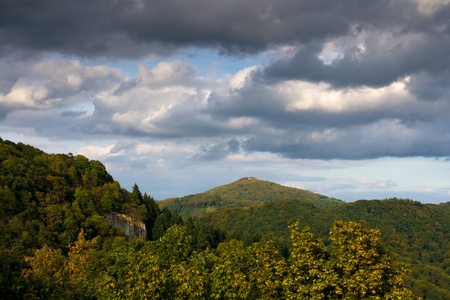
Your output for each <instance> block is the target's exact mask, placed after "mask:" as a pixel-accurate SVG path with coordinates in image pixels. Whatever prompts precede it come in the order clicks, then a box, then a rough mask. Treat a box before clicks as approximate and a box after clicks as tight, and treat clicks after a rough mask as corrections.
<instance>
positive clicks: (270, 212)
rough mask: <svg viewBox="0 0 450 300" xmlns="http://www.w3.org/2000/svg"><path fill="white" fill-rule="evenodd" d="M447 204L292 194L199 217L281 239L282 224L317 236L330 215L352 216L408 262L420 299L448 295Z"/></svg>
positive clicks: (332, 218) (449, 241)
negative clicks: (313, 199) (330, 201)
mask: <svg viewBox="0 0 450 300" xmlns="http://www.w3.org/2000/svg"><path fill="white" fill-rule="evenodd" d="M449 204H450V203H445V204H440V205H435V204H422V203H420V202H416V201H412V200H401V199H386V200H360V201H356V202H353V203H345V204H342V205H338V206H328V207H321V208H319V207H316V206H314V205H312V204H311V203H308V202H306V201H301V200H295V199H284V200H280V201H276V202H265V203H263V204H260V205H257V206H254V207H247V208H226V209H225V208H223V209H219V210H217V211H214V212H212V213H207V214H205V215H204V216H203V217H202V219H203V221H204V222H207V223H208V224H214V225H215V226H218V227H219V228H220V229H222V230H224V231H227V232H234V231H242V230H245V231H248V232H249V233H251V234H259V235H265V234H267V233H273V234H275V236H279V237H284V238H287V237H288V235H289V230H287V225H288V224H289V222H291V221H293V220H297V219H298V220H300V224H301V225H302V226H306V225H307V226H310V227H311V231H312V232H313V233H314V234H315V235H316V236H317V237H320V238H321V239H323V240H327V239H328V229H329V228H330V227H331V226H332V224H333V222H335V220H344V221H354V222H358V223H361V224H364V225H365V226H366V227H367V228H377V229H379V230H380V231H381V233H382V237H383V243H384V245H385V247H386V248H387V249H388V250H389V251H392V252H393V253H395V254H396V255H397V256H398V258H399V259H401V260H403V261H405V262H407V263H408V264H410V265H411V267H412V273H411V276H410V277H409V279H408V280H409V284H410V286H411V287H412V288H413V290H414V291H415V292H416V294H420V295H422V296H427V297H426V299H449V297H450V260H449V257H450V205H449Z"/></svg>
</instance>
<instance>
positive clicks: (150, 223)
mask: <svg viewBox="0 0 450 300" xmlns="http://www.w3.org/2000/svg"><path fill="white" fill-rule="evenodd" d="M143 199H144V205H145V207H146V208H147V212H148V218H147V220H146V222H145V227H146V228H147V240H151V239H152V231H153V227H154V226H155V221H156V218H157V217H158V216H159V214H160V213H161V212H160V210H159V206H158V204H157V203H156V201H155V199H153V197H151V196H149V195H147V193H144V196H143Z"/></svg>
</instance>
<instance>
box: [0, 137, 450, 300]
mask: <svg viewBox="0 0 450 300" xmlns="http://www.w3.org/2000/svg"><path fill="white" fill-rule="evenodd" d="M0 163H1V167H0V239H1V243H0V261H1V264H0V269H1V272H0V298H1V299H416V298H417V299H419V298H423V299H449V298H450V268H449V263H450V261H449V257H450V248H449V240H450V233H449V229H450V204H449V203H443V204H441V205H429V204H421V203H419V202H415V201H412V200H403V199H386V200H365V201H357V202H354V203H344V202H342V201H339V200H337V199H332V198H328V197H325V196H321V195H318V194H313V193H310V192H307V191H302V192H301V193H300V192H299V191H292V190H291V191H285V190H280V189H279V187H278V186H276V185H273V184H271V183H270V184H269V183H267V182H262V181H259V180H256V179H255V180H253V181H252V183H253V182H254V183H255V184H258V188H257V190H258V191H261V189H265V188H267V191H265V192H264V193H260V195H257V194H255V193H253V192H252V189H251V188H249V186H245V185H243V184H242V182H239V181H238V183H239V184H240V186H241V187H244V188H245V189H246V192H243V190H239V187H237V186H236V185H232V186H223V187H220V189H219V192H220V193H219V195H218V194H217V193H214V191H213V192H211V191H209V194H211V195H210V196H211V197H213V198H214V199H216V200H215V201H216V202H215V201H214V200H211V199H213V198H208V197H207V196H206V195H201V196H199V195H191V196H189V197H190V198H195V199H197V200H196V201H193V202H192V203H191V204H189V205H187V203H186V202H184V200H186V199H169V201H165V202H164V201H163V202H160V201H155V199H153V197H151V196H150V195H148V194H147V193H144V194H142V193H141V191H140V190H139V187H138V186H137V185H136V184H135V185H134V186H133V187H132V188H131V191H128V190H126V189H125V188H123V187H121V186H120V184H119V182H117V181H114V179H113V178H112V176H111V175H110V174H108V172H107V170H106V168H105V167H104V165H103V164H102V163H101V162H99V161H96V160H89V159H88V158H86V157H84V156H82V155H73V154H71V153H69V154H47V153H44V152H43V151H41V150H39V149H36V148H34V147H32V146H29V145H25V144H22V143H17V144H16V143H13V142H10V141H7V140H2V139H0ZM264 186H265V187H264ZM270 190H272V191H273V190H275V192H270ZM216 192H217V190H216ZM295 193H298V194H295ZM250 194H251V195H253V196H251V197H250V196H249V195H250ZM270 195H275V196H270ZM189 197H188V198H189ZM198 199H201V200H198ZM315 201H316V202H315ZM168 203H169V204H172V206H171V205H168ZM219 203H220V205H216V204H219ZM173 204H175V206H174V205H173ZM186 207H190V210H189V209H188V210H186ZM200 207H203V208H205V209H202V210H199V209H195V208H200ZM210 207H213V208H214V209H207V208H210ZM183 209H184V210H183ZM189 212H191V214H189ZM111 215H114V216H116V217H117V216H118V217H120V218H122V219H123V220H124V222H125V223H127V224H128V227H130V228H138V227H139V226H140V225H139V224H143V225H142V226H140V227H139V228H141V227H142V228H144V233H143V234H138V233H137V231H134V232H135V233H136V234H129V233H128V234H125V232H126V231H127V230H124V228H121V227H120V226H117V224H113V222H110V221H108V220H109V219H108V216H111ZM132 232H133V231H132Z"/></svg>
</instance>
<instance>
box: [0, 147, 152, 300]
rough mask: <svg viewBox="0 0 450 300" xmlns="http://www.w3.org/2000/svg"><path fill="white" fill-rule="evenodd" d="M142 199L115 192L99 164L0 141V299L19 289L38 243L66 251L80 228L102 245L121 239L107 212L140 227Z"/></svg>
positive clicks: (144, 210)
mask: <svg viewBox="0 0 450 300" xmlns="http://www.w3.org/2000/svg"><path fill="white" fill-rule="evenodd" d="M146 199H147V201H144V197H142V196H141V198H139V197H138V196H137V195H136V193H130V192H128V191H127V190H125V189H123V188H121V187H120V184H119V183H118V182H117V181H114V180H113V178H112V177H111V175H109V174H108V173H107V171H106V169H105V166H104V165H103V164H102V163H100V162H99V161H95V160H89V159H87V158H86V157H84V156H82V155H76V156H74V155H72V154H68V155H66V154H47V153H44V152H43V151H41V150H39V149H36V148H34V147H32V146H29V145H25V144H22V143H18V144H15V143H13V142H10V141H7V140H2V139H1V138H0V259H1V264H0V274H1V275H0V298H1V299H6V298H14V295H15V293H20V291H21V290H23V289H25V287H24V285H23V284H24V281H21V279H20V278H21V277H20V275H21V269H22V268H23V267H24V266H25V265H26V264H25V257H26V256H29V255H31V254H32V253H33V252H34V251H35V250H36V249H40V248H42V247H44V245H45V246H48V247H50V248H51V249H58V250H60V251H62V253H67V251H69V248H70V245H72V244H73V243H74V242H75V241H76V240H77V238H78V236H79V233H80V231H81V229H82V228H83V231H84V234H85V237H86V238H88V239H92V238H95V237H98V239H99V244H100V245H103V246H105V247H107V246H106V245H107V244H110V243H112V242H113V241H114V239H115V238H117V237H121V238H124V232H123V231H122V230H120V229H118V228H115V227H113V226H112V224H111V223H110V222H108V221H107V218H106V217H105V216H108V215H112V214H113V213H115V214H120V216H125V219H126V220H128V223H129V224H131V225H130V226H131V227H132V228H135V227H133V226H134V224H138V225H139V224H140V225H141V228H142V227H143V226H142V224H143V223H146V222H148V221H150V212H151V209H150V206H149V204H151V201H150V200H153V199H150V198H149V197H148V196H147V198H146ZM153 202H154V200H153Z"/></svg>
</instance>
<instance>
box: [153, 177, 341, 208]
mask: <svg viewBox="0 0 450 300" xmlns="http://www.w3.org/2000/svg"><path fill="white" fill-rule="evenodd" d="M281 199H296V200H303V201H307V202H310V203H312V204H314V205H315V206H317V207H324V206H333V205H338V204H341V203H343V201H341V200H338V199H334V198H329V197H327V196H323V195H320V194H316V193H313V192H310V191H306V190H302V189H297V188H293V187H287V186H283V185H280V184H277V183H273V182H269V181H264V180H260V179H257V178H255V177H243V178H241V179H238V180H236V181H234V182H232V183H229V184H226V185H221V186H218V187H215V188H212V189H210V190H208V191H205V192H203V193H199V194H194V195H187V196H184V197H178V198H169V199H165V200H162V201H159V203H158V204H159V206H160V208H168V209H169V210H170V211H175V210H177V211H178V212H179V213H180V214H181V215H182V216H183V217H189V216H194V217H200V216H202V215H203V214H205V213H207V212H208V213H209V212H213V211H215V210H216V209H219V208H234V207H251V206H255V205H259V204H261V203H263V202H267V201H277V200H281Z"/></svg>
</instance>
